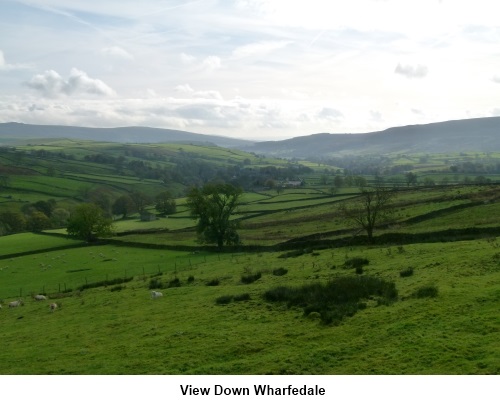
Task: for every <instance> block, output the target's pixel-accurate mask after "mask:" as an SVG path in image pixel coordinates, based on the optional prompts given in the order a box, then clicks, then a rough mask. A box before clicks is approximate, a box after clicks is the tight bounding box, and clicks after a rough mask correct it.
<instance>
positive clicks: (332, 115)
mask: <svg viewBox="0 0 500 405" xmlns="http://www.w3.org/2000/svg"><path fill="white" fill-rule="evenodd" d="M343 117H344V114H342V112H340V111H339V110H336V109H335V108H329V107H325V108H323V109H322V110H321V111H320V112H319V113H318V118H321V119H326V120H332V121H337V120H338V119H340V118H343Z"/></svg>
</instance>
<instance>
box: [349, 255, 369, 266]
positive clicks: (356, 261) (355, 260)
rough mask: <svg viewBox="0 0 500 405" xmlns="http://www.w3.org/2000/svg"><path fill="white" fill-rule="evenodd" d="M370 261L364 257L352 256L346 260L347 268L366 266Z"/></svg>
mask: <svg viewBox="0 0 500 405" xmlns="http://www.w3.org/2000/svg"><path fill="white" fill-rule="evenodd" d="M369 263H370V261H369V260H368V259H365V258H363V257H352V258H350V259H347V260H346V261H345V262H344V268H345V269H357V268H359V267H363V266H366V265H368V264H369Z"/></svg>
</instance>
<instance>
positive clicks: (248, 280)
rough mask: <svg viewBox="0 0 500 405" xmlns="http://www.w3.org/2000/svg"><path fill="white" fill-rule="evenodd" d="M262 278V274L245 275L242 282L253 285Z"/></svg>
mask: <svg viewBox="0 0 500 405" xmlns="http://www.w3.org/2000/svg"><path fill="white" fill-rule="evenodd" d="M261 277H262V273H260V272H258V273H253V274H252V273H250V274H244V275H242V276H241V282H242V283H243V284H251V283H253V282H254V281H257V280H258V279H259V278H261Z"/></svg>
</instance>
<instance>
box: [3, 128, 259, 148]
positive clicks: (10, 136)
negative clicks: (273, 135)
mask: <svg viewBox="0 0 500 405" xmlns="http://www.w3.org/2000/svg"><path fill="white" fill-rule="evenodd" d="M45 138H69V139H82V140H93V141H105V142H119V143H172V142H176V143H200V144H213V145H217V146H221V147H225V148H239V147H242V146H245V145H251V144H253V142H251V141H245V140H240V139H235V138H229V137H224V136H215V135H202V134H197V133H194V132H186V131H178V130H173V129H162V128H150V127H120V128H87V127H73V126H63V125H31V124H21V123H18V122H7V123H3V124H0V145H1V144H4V145H5V144H8V145H13V144H18V143H20V142H21V143H22V142H26V140H28V139H45Z"/></svg>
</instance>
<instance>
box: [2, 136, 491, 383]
mask: <svg viewBox="0 0 500 405" xmlns="http://www.w3.org/2000/svg"><path fill="white" fill-rule="evenodd" d="M24 148H25V149H26V150H28V151H29V150H30V147H28V146H26V147H24ZM39 148H42V147H39ZM43 148H46V150H49V148H51V150H52V151H57V150H59V149H58V148H62V146H61V144H56V143H52V142H51V141H47V145H44V146H43ZM96 148H97V149H96ZM123 148H124V149H127V148H129V149H130V148H132V149H134V150H136V151H137V150H139V149H140V150H141V151H142V152H148V153H152V154H155V153H158V156H160V155H161V157H162V158H163V159H167V160H168V159H169V158H170V157H171V156H177V154H178V153H180V152H179V148H182V149H183V153H190V154H192V156H194V155H197V158H199V159H203V160H205V161H207V162H208V161H210V162H212V163H214V162H215V164H216V165H217V166H220V167H226V166H228V165H234V164H241V165H242V166H246V165H247V164H248V161H250V162H251V166H252V167H253V169H256V170H257V169H258V168H259V167H263V166H265V165H268V164H279V165H282V166H286V164H287V162H286V161H282V160H273V159H264V158H259V157H256V156H254V155H251V154H246V153H244V152H241V153H240V152H234V151H230V150H223V149H221V148H213V147H209V146H197V145H162V146H161V147H158V148H156V147H152V146H139V145H128V146H125V145H121V146H119V147H118V146H117V145H116V144H112V143H101V144H99V145H97V144H95V143H89V142H82V143H78V142H73V141H71V142H70V141H67V144H64V148H63V149H60V150H65V151H67V152H68V153H69V152H70V151H71V153H74V154H75V155H76V156H77V157H79V158H83V156H85V155H86V154H88V153H96V150H99V151H101V152H103V153H109V154H117V153H119V152H120V153H121V152H122V151H123V150H124V149H123ZM155 156H156V155H155ZM158 156H157V157H155V158H153V159H152V161H154V162H157V163H158V164H159V165H170V164H171V163H170V162H168V161H164V160H163V159H162V158H160V157H158ZM446 158H450V157H446ZM452 158H453V159H455V158H457V159H458V158H459V157H458V156H453V157H452ZM155 159H156V160H155ZM246 159H248V160H246ZM444 159H445V157H444V156H443V157H442V158H441V157H437V158H436V159H431V160H429V162H428V163H426V164H423V163H419V157H418V156H416V157H410V156H406V157H400V162H399V163H400V164H404V163H411V164H415V165H416V166H417V167H416V170H418V175H419V178H424V176H427V175H430V174H429V173H427V172H426V170H436V168H439V167H440V165H442V167H443V170H444V169H445V168H446V164H445V163H444ZM244 162H245V163H244ZM63 163H64V164H65V165H67V166H64V165H63ZM76 163H77V162H76V161H72V162H69V161H67V162H59V163H58V162H56V161H55V160H52V161H51V160H50V159H48V160H44V159H39V160H37V165H34V166H33V168H34V169H36V170H39V172H40V173H45V172H46V170H47V167H48V165H49V164H51V165H54V166H56V170H58V173H59V172H61V171H62V170H63V169H64V167H66V168H67V169H68V171H70V170H73V169H75V166H72V165H73V164H76ZM80 163H82V162H78V164H80ZM85 164H86V165H87V169H88V170H87V171H86V172H85V173H77V172H72V174H71V175H69V174H68V176H67V177H65V178H61V177H54V178H49V177H47V176H45V175H38V176H34V175H33V176H12V180H11V183H10V186H11V187H13V186H15V187H16V188H18V190H15V193H14V192H13V193H10V191H11V190H9V192H8V194H12V196H13V197H12V198H10V199H9V198H7V197H3V194H7V192H2V197H3V199H2V207H4V204H5V206H7V204H11V205H12V204H17V205H21V204H24V202H25V201H36V199H47V198H49V197H48V194H43V193H44V192H47V193H49V194H50V193H52V194H51V195H56V196H58V200H60V201H63V200H64V201H66V199H67V198H70V197H74V193H75V192H76V191H78V190H79V189H80V187H81V186H88V187H100V186H102V185H108V186H109V187H110V188H109V190H112V192H113V193H122V192H126V191H127V190H128V187H131V186H134V187H135V185H137V183H141V189H143V190H145V191H147V192H149V193H150V194H153V193H154V192H157V191H158V187H159V185H160V183H159V182H158V181H156V180H144V181H140V180H139V179H138V178H137V177H135V176H132V175H131V173H127V174H126V175H124V176H115V173H112V172H110V171H109V170H108V171H107V172H105V173H107V174H106V175H105V176H99V175H98V174H99V170H100V169H101V166H100V165H96V164H93V163H85ZM310 167H312V168H314V169H316V165H310ZM324 168H325V167H324V166H322V167H319V166H318V168H317V170H319V172H315V173H312V174H311V175H310V176H309V177H308V178H306V182H307V184H309V185H310V186H308V187H305V188H301V189H293V190H292V189H287V190H284V192H283V193H281V194H277V193H275V191H274V190H265V191H263V192H262V193H260V192H252V193H246V194H244V196H243V200H242V201H243V202H244V205H242V207H241V210H240V212H239V213H238V215H235V216H234V218H239V219H241V225H242V228H241V230H240V234H241V237H242V240H243V243H244V244H245V245H247V246H248V245H254V246H255V247H258V246H262V247H265V248H266V249H265V250H266V253H264V252H262V251H261V252H258V251H257V252H255V253H249V252H248V253H220V254H214V253H207V252H203V250H202V247H200V246H199V245H198V244H197V243H196V234H195V232H194V230H193V229H192V227H193V225H194V224H195V221H194V220H193V219H191V218H189V217H188V212H187V211H186V208H185V206H184V205H183V204H185V199H184V198H179V199H178V200H177V203H178V212H177V213H176V214H175V215H172V216H169V218H162V219H159V220H157V221H152V222H140V221H138V219H137V217H133V218H130V219H128V220H123V221H117V222H116V227H117V230H118V231H120V232H130V234H128V235H123V236H116V237H114V238H112V239H111V240H110V241H109V244H105V245H94V246H82V245H81V244H80V243H79V242H78V241H76V242H75V241H73V240H70V239H65V238H62V237H61V236H60V235H59V236H54V235H52V236H51V235H35V234H30V233H24V234H18V235H11V236H5V237H1V238H0V301H1V303H2V305H3V309H1V310H0V322H1V324H2V328H0V339H1V340H2V343H3V350H2V351H1V352H0V364H2V370H1V371H0V373H3V374H19V375H25V374H183V375H190V374H197V375H207V374H240V375H241V374H244V375H246V374H254V375H255V374H257V375H265V374H287V375H289V374H314V375H320V374H321V375H323V374H326V375H330V374H341V375H344V374H498V373H499V372H500V363H499V360H498V359H499V358H500V349H499V347H498V341H499V340H500V336H499V334H500V328H499V324H498V308H499V300H500V294H499V288H498V285H499V283H500V272H499V264H500V243H499V242H498V239H497V237H496V235H495V234H494V233H493V235H489V237H488V238H483V239H481V238H480V239H476V240H470V241H460V240H456V241H454V242H447V243H413V244H406V245H402V244H401V242H399V243H394V244H392V245H374V246H347V247H341V248H329V249H323V250H315V249H312V248H302V247H301V248H297V249H295V250H293V251H290V250H288V251H287V250H285V251H282V250H280V249H281V247H280V246H278V244H279V243H282V242H287V241H289V240H290V239H293V238H313V236H314V235H316V236H314V239H317V240H322V239H323V240H325V239H332V240H334V239H335V238H343V237H346V236H352V235H353V234H354V230H353V229H350V225H349V224H347V223H346V222H345V221H344V220H343V218H341V217H339V214H338V205H339V202H341V201H345V202H346V203H347V204H348V203H349V199H351V198H353V197H354V195H353V194H352V193H355V192H357V189H356V188H350V189H347V188H343V189H341V190H339V191H338V194H336V195H334V196H329V195H328V194H327V193H324V192H325V191H327V190H328V188H329V186H323V185H319V184H318V183H319V182H320V173H321V170H323V169H324ZM108 169H109V166H108ZM432 175H433V177H434V178H436V180H438V179H439V176H441V175H443V176H444V175H447V176H448V177H450V178H452V176H450V175H449V174H445V173H444V172H443V173H437V174H432ZM460 176H462V175H460ZM330 177H332V176H330ZM316 185H317V188H314V187H316ZM175 187H179V189H181V188H182V187H183V186H182V185H178V184H177V185H175ZM496 193H497V188H496V187H491V186H461V187H456V186H453V187H446V188H429V189H425V190H423V189H417V190H413V189H411V188H404V189H403V190H401V191H399V192H398V193H397V195H396V198H395V201H394V203H395V206H394V208H395V211H396V212H395V214H396V215H395V221H396V223H394V224H392V225H391V227H390V228H380V229H377V232H376V234H377V235H381V234H383V233H387V232H392V233H397V232H405V233H415V234H418V233H423V232H429V231H442V230H446V229H448V228H454V229H458V232H457V235H458V236H457V239H460V232H459V231H460V229H464V228H468V227H484V228H487V227H494V226H500V224H499V223H498V221H497V219H496V218H497V216H498V215H497V211H498V202H497V197H496ZM41 196H42V197H41ZM12 199H16V200H17V199H21V200H22V201H16V202H12V201H10V200H12ZM4 200H5V201H4ZM474 201H484V202H487V203H482V204H481V205H478V206H475V207H466V208H463V207H462V208H460V209H457V210H454V211H453V210H449V211H440V210H444V209H449V208H452V207H455V206H459V205H461V204H465V203H469V202H474ZM2 209H4V208H2ZM427 214H430V216H429V217H427V219H425V220H424V219H423V218H421V219H420V220H419V221H416V220H414V221H413V222H412V223H410V222H407V221H408V220H411V219H415V218H419V216H422V215H427ZM255 215H256V216H255ZM155 228H166V229H168V231H163V232H158V233H153V232H147V231H152V230H154V229H155ZM189 228H191V229H189ZM141 231H145V232H144V233H141ZM59 232H60V233H64V231H59ZM134 232H135V233H134ZM123 242H135V243H138V244H139V243H142V244H150V245H153V246H154V247H155V248H154V249H153V248H148V249H146V248H141V247H139V246H136V247H130V246H123V245H120V243H123ZM170 246H171V247H172V248H174V247H175V248H178V249H179V250H169V249H168V248H167V247H170ZM181 249H182V250H181ZM273 250H274V251H273ZM197 251H199V252H198V253H195V252H197ZM290 253H292V254H290ZM11 254H12V255H16V257H10V256H9V257H6V256H5V255H11ZM2 255H3V257H2ZM356 259H358V263H357V264H358V266H356V265H355V264H356ZM359 259H363V261H362V263H361V262H359ZM354 268H362V271H363V272H362V275H357V274H356V273H355V270H354ZM409 269H411V272H410V271H409ZM346 277H348V278H349V280H363V279H377V280H383V282H384V283H388V285H392V284H393V285H394V286H395V288H396V289H397V292H398V299H397V300H395V301H394V302H392V303H390V305H386V304H389V302H388V301H387V300H384V299H380V298H381V297H379V296H378V295H377V294H375V293H373V294H369V296H364V297H362V298H360V299H359V302H357V304H356V305H359V307H357V309H362V310H356V311H349V312H348V316H343V317H340V318H339V319H336V320H335V322H333V321H332V322H328V320H329V318H328V313H327V314H326V318H325V319H323V322H321V316H322V314H321V313H320V312H321V310H315V309H318V307H317V306H316V307H314V306H313V305H317V304H318V303H317V302H316V303H314V302H312V300H311V296H310V294H308V293H307V294H303V295H302V297H301V299H303V301H301V302H300V303H298V304H297V303H292V304H290V303H286V302H269V301H268V300H266V299H265V293H266V292H267V291H272V290H275V289H280V288H283V287H286V288H289V289H291V290H293V291H301V292H304V291H305V292H308V291H309V290H308V288H309V287H308V286H311V285H315V286H328V285H331V283H335V282H336V281H338V280H342V279H344V278H346ZM120 279H121V280H120ZM130 279H131V280H130ZM105 280H108V281H110V282H111V281H113V282H116V283H117V284H115V285H112V286H111V285H108V286H102V282H103V281H105ZM98 285H101V286H98ZM82 286H87V287H92V286H94V288H82ZM153 287H154V288H155V289H158V290H161V291H162V293H163V297H162V298H159V299H156V300H152V299H151V298H150V294H149V292H150V289H151V288H153ZM79 288H80V289H81V290H82V291H77V289H79ZM65 290H67V292H64V291H65ZM42 292H43V293H46V294H47V295H49V297H50V299H51V301H50V302H57V303H58V304H59V305H60V309H58V310H57V311H55V312H53V313H51V312H50V311H49V309H48V302H36V301H34V300H33V299H31V297H30V295H31V294H32V293H42ZM19 296H23V298H24V299H25V303H26V305H25V306H23V307H20V308H11V309H9V308H8V307H7V306H8V305H7V303H8V302H9V301H12V300H14V299H16V298H18V297H19ZM382 298H383V297H382ZM305 308H308V309H307V310H305ZM328 311H330V312H335V311H336V306H335V305H334V304H331V306H330V307H328V308H327V310H326V312H328Z"/></svg>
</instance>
